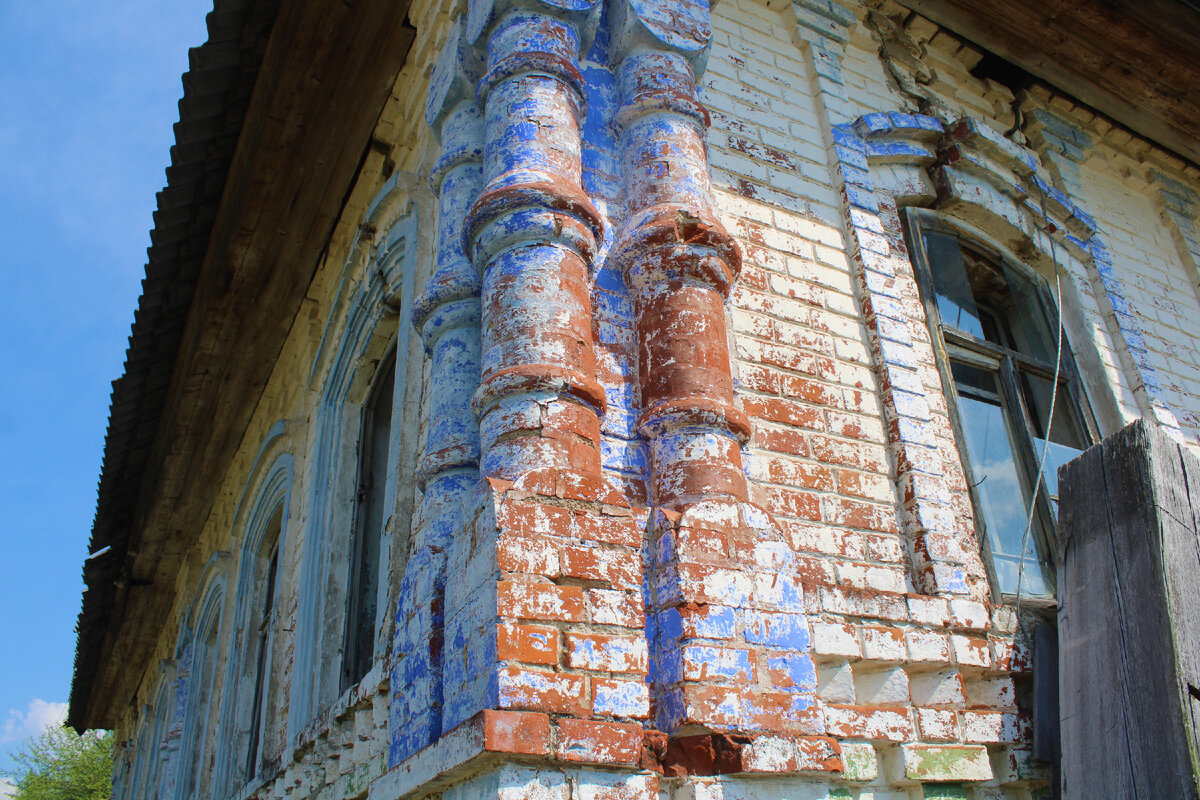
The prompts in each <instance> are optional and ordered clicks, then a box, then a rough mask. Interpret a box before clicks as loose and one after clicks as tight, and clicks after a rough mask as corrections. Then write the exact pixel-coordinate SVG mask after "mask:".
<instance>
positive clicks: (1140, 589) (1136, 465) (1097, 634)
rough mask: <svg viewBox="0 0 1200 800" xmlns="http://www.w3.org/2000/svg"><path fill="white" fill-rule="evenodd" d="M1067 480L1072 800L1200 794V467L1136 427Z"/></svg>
mask: <svg viewBox="0 0 1200 800" xmlns="http://www.w3.org/2000/svg"><path fill="white" fill-rule="evenodd" d="M1059 485H1060V489H1061V492H1062V494H1061V501H1060V526H1059V527H1060V536H1061V537H1062V538H1061V549H1062V555H1061V558H1060V562H1059V592H1060V600H1061V610H1060V613H1059V659H1060V660H1059V681H1060V683H1059V687H1060V692H1061V698H1060V703H1061V715H1062V716H1061V720H1062V774H1063V796H1064V797H1079V798H1092V797H1096V798H1099V797H1106V798H1109V797H1111V798H1145V800H1151V799H1153V800H1158V798H1168V797H1169V798H1178V800H1188V799H1191V798H1200V787H1198V784H1197V776H1198V771H1197V764H1196V753H1197V742H1198V741H1200V738H1198V736H1197V733H1198V730H1200V728H1198V727H1197V722H1198V717H1200V707H1198V706H1200V701H1198V700H1197V699H1196V687H1200V671H1198V667H1200V618H1198V614H1200V538H1198V537H1200V511H1198V510H1197V503H1198V502H1200V460H1197V459H1196V458H1195V457H1193V456H1192V455H1191V454H1190V453H1188V452H1187V451H1185V450H1183V449H1182V448H1181V447H1180V446H1179V445H1178V444H1176V443H1175V442H1173V441H1171V440H1170V439H1168V438H1167V437H1166V436H1165V435H1164V434H1162V433H1161V432H1159V431H1157V430H1156V429H1154V428H1153V427H1152V426H1150V425H1148V424H1147V423H1145V422H1137V423H1134V424H1133V425H1130V426H1129V427H1127V428H1125V429H1124V430H1122V431H1120V432H1119V433H1116V434H1114V435H1113V436H1110V437H1109V438H1108V439H1106V440H1105V441H1104V442H1103V443H1102V444H1099V445H1097V446H1095V447H1093V448H1091V449H1090V450H1088V451H1087V452H1085V453H1084V454H1083V455H1081V456H1080V457H1079V458H1077V459H1075V460H1074V461H1072V462H1071V463H1070V464H1068V465H1067V466H1065V467H1063V469H1062V471H1061V474H1060V478H1059Z"/></svg>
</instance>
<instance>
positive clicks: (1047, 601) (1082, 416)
mask: <svg viewBox="0 0 1200 800" xmlns="http://www.w3.org/2000/svg"><path fill="white" fill-rule="evenodd" d="M901 219H902V221H903V223H904V224H903V227H904V234H905V240H906V243H907V245H908V249H909V254H910V257H911V261H912V265H913V272H914V275H915V277H916V281H917V285H918V289H919V294H920V301H921V305H922V307H923V309H924V311H925V319H926V322H927V327H928V330H929V333H930V342H931V344H932V347H933V353H934V358H935V360H936V361H937V369H938V377H939V379H940V381H941V385H942V392H943V394H944V395H945V397H946V404H947V411H948V416H949V419H950V426H951V428H952V430H953V431H954V440H955V444H956V445H957V447H958V452H959V461H960V463H961V464H962V468H963V476H964V478H965V480H966V483H967V488H968V492H969V494H970V497H971V506H972V511H973V514H972V516H973V518H974V524H975V531H976V535H977V537H978V539H979V541H980V544H981V548H982V551H983V554H984V565H985V568H986V569H987V572H988V579H989V581H990V582H991V585H992V591H993V596H994V597H995V598H996V599H997V600H998V601H1000V602H1004V603H1011V602H1017V601H1018V596H1017V595H1015V594H1011V593H1007V592H1004V591H1002V589H1001V583H1000V580H999V576H998V574H997V569H996V564H995V557H994V554H993V552H992V544H991V541H990V540H989V538H988V535H987V530H986V528H985V526H984V522H983V520H982V518H981V516H982V515H981V513H980V509H981V508H982V498H981V496H980V493H979V491H978V488H977V487H978V486H979V482H978V481H976V479H975V476H974V470H973V468H972V465H971V459H970V451H969V449H968V439H967V436H966V431H965V428H964V426H963V423H962V414H961V412H960V410H959V407H958V389H957V387H956V385H955V381H954V377H953V371H952V367H951V362H952V360H954V361H958V362H961V363H964V364H967V365H969V366H974V367H977V368H981V369H986V370H988V371H990V372H993V373H995V375H996V376H997V383H998V390H999V395H1000V399H1001V401H1002V404H1003V405H1002V407H1001V408H1002V413H1003V414H1004V416H1005V421H1006V424H1007V425H1008V426H1011V427H1012V428H1017V429H1018V430H1016V432H1015V435H1013V436H1012V438H1013V439H1015V440H1016V441H1015V442H1013V445H1014V446H1013V451H1014V457H1015V461H1016V467H1017V472H1018V479H1019V480H1020V481H1021V482H1022V486H1021V489H1022V491H1023V492H1025V493H1032V492H1034V491H1035V490H1036V500H1035V503H1034V517H1035V520H1036V522H1035V524H1034V525H1033V528H1032V530H1031V531H1030V537H1031V540H1032V544H1033V549H1034V554H1035V555H1036V556H1037V559H1038V562H1039V564H1041V566H1042V572H1043V576H1044V580H1045V584H1046V592H1047V593H1046V594H1045V595H1043V596H1038V595H1027V594H1022V595H1020V598H1019V602H1020V603H1022V604H1026V605H1032V606H1039V605H1045V606H1047V607H1049V606H1053V605H1054V604H1056V603H1057V599H1056V598H1057V591H1058V587H1057V580H1056V571H1057V565H1058V543H1057V538H1058V524H1057V520H1056V519H1055V518H1054V514H1053V512H1052V511H1051V506H1050V496H1049V491H1048V487H1047V486H1046V482H1045V475H1044V473H1039V472H1038V469H1037V467H1038V462H1039V461H1040V459H1041V453H1040V451H1039V450H1038V447H1037V445H1036V443H1035V439H1036V438H1037V437H1036V431H1037V426H1036V425H1035V424H1034V418H1033V414H1032V412H1031V410H1030V408H1029V405H1028V403H1027V401H1026V397H1025V392H1023V391H1022V389H1021V385H1020V375H1021V374H1022V373H1026V374H1030V375H1033V376H1036V377H1038V378H1041V379H1043V380H1045V381H1046V382H1047V383H1050V384H1053V380H1054V364H1053V363H1052V362H1043V361H1040V360H1038V359H1036V358H1035V357H1033V356H1030V355H1028V354H1026V353H1021V352H1018V351H1016V350H1013V349H1011V348H1009V347H1007V346H1006V345H1002V344H999V343H997V342H992V341H988V340H985V339H979V338H977V337H975V336H974V335H972V334H971V333H969V332H967V331H964V330H963V329H961V328H957V327H954V326H951V325H947V324H946V323H944V322H943V321H942V315H941V311H940V309H939V308H938V302H937V293H936V290H935V288H934V281H933V269H932V264H931V260H930V257H929V254H928V252H927V251H926V247H925V239H924V233H925V232H934V233H937V234H941V235H944V236H949V237H953V238H954V239H955V240H957V241H958V243H959V245H960V247H962V246H963V245H965V246H966V247H967V248H969V249H971V250H973V251H975V252H977V253H978V254H980V255H981V256H983V257H984V258H986V259H988V260H990V261H992V262H993V263H994V264H996V265H997V266H1001V267H1004V268H1007V269H1009V270H1011V271H1012V272H1014V273H1016V274H1017V275H1018V276H1020V277H1022V278H1024V279H1025V280H1027V281H1028V282H1029V283H1030V285H1031V286H1032V287H1033V290H1034V291H1033V297H1034V299H1035V301H1036V302H1037V304H1038V309H1037V310H1038V311H1039V312H1040V313H1041V315H1042V319H1043V321H1044V322H1045V325H1046V328H1047V330H1049V331H1050V332H1051V334H1052V335H1054V334H1055V330H1054V321H1055V320H1056V319H1057V320H1058V323H1059V326H1060V327H1063V326H1064V322H1063V320H1062V317H1061V313H1060V311H1059V308H1058V305H1057V304H1056V303H1055V301H1054V296H1053V294H1052V292H1051V289H1050V287H1049V285H1048V283H1047V280H1046V278H1045V277H1044V276H1043V275H1042V274H1040V273H1039V272H1038V271H1037V270H1036V269H1034V268H1033V267H1031V266H1029V265H1027V264H1025V263H1023V262H1022V261H1020V260H1018V259H1015V258H1013V257H1012V256H1010V255H1008V254H1006V253H1005V252H1003V251H1002V250H1001V249H999V248H998V247H996V246H994V245H992V244H991V243H990V242H989V241H987V240H986V239H985V238H983V237H981V236H980V235H979V233H978V232H975V231H971V230H969V229H968V228H967V227H966V226H960V225H957V224H955V223H956V221H955V220H954V219H953V218H951V217H947V216H946V215H943V214H940V213H938V212H936V211H932V210H930V209H925V208H905V209H902V214H901ZM1061 278H1063V279H1065V278H1066V276H1065V275H1061ZM947 334H949V335H948V336H947ZM1062 337H1063V346H1062V356H1061V359H1060V364H1059V376H1058V379H1059V385H1060V386H1065V387H1066V390H1067V391H1065V392H1064V391H1062V390H1061V389H1060V391H1059V392H1058V397H1057V400H1056V403H1063V402H1066V403H1067V404H1068V405H1069V408H1070V412H1071V413H1072V414H1073V415H1074V417H1075V419H1076V420H1077V421H1078V424H1079V426H1080V428H1081V429H1082V430H1081V433H1082V435H1083V436H1084V438H1085V439H1087V440H1088V445H1089V446H1090V445H1091V444H1094V443H1095V442H1098V441H1099V440H1100V436H1099V429H1098V427H1097V425H1096V420H1095V417H1094V416H1093V414H1092V411H1091V408H1090V405H1089V404H1088V402H1087V400H1086V398H1087V394H1086V389H1085V387H1084V385H1083V381H1082V380H1081V376H1080V373H1079V368H1078V366H1077V365H1076V363H1075V357H1074V354H1073V352H1072V348H1071V344H1070V341H1069V340H1068V339H1067V333H1066V329H1065V327H1063V329H1062ZM1027 496H1028V495H1024V496H1022V498H1021V501H1022V502H1021V504H1022V508H1024V509H1026V511H1027V510H1028V505H1027V503H1028V500H1027ZM1022 557H1023V556H1022Z"/></svg>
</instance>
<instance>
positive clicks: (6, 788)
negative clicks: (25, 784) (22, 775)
mask: <svg viewBox="0 0 1200 800" xmlns="http://www.w3.org/2000/svg"><path fill="white" fill-rule="evenodd" d="M16 793H17V785H16V784H15V783H13V782H12V781H11V780H10V779H8V778H0V800H8V798H10V797H12V796H13V795H14V794H16Z"/></svg>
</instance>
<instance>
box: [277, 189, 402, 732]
mask: <svg viewBox="0 0 1200 800" xmlns="http://www.w3.org/2000/svg"><path fill="white" fill-rule="evenodd" d="M406 197H407V195H406V194H404V192H401V191H400V190H398V189H397V188H396V186H394V185H393V186H390V187H389V188H388V189H386V190H385V191H384V192H382V193H381V194H380V197H379V198H377V199H376V201H375V203H373V204H372V205H373V208H374V210H373V211H370V212H368V216H369V217H370V218H371V219H373V220H375V221H376V224H377V227H376V228H375V229H374V230H376V231H377V234H376V235H375V237H374V238H372V239H363V240H362V241H361V242H360V249H358V250H356V251H355V252H354V253H353V254H352V255H351V257H350V258H349V259H348V260H347V263H346V266H345V269H344V272H343V275H342V281H341V284H340V285H339V287H338V289H337V292H336V294H335V297H334V301H333V303H332V305H331V307H330V309H329V316H328V318H327V319H326V322H325V330H324V332H323V333H322V337H321V343H320V346H319V348H318V350H317V353H316V354H315V358H314V359H313V362H312V367H311V370H310V373H309V380H310V382H311V384H312V386H313V388H314V389H316V390H317V391H319V393H320V402H319V403H318V405H317V408H316V412H315V414H314V418H313V420H312V426H311V427H312V431H313V444H312V447H311V449H310V453H311V461H310V465H309V467H308V470H307V471H308V474H310V475H311V476H312V478H313V479H312V480H311V481H309V482H308V486H309V490H310V492H311V494H310V495H309V497H308V498H307V511H308V513H307V515H306V518H307V528H306V530H305V533H304V543H303V553H302V561H301V564H300V567H299V577H298V583H299V598H298V605H297V610H296V637H295V655H294V666H293V670H292V676H291V685H290V692H289V696H288V737H289V740H290V741H291V742H293V743H296V744H299V743H302V741H303V740H304V737H305V735H306V734H308V733H312V734H313V735H316V733H317V731H316V730H315V729H310V725H312V723H313V722H314V721H315V720H317V718H318V714H319V712H321V711H323V710H325V709H328V708H330V707H331V706H333V705H334V704H335V703H337V702H338V701H339V700H340V699H343V698H344V699H345V700H346V701H347V702H350V701H351V700H352V694H353V693H351V692H350V689H351V688H352V687H356V686H359V685H360V684H361V683H362V681H363V679H364V678H366V677H368V676H374V675H375V674H376V673H378V675H379V678H380V679H382V678H383V675H382V673H381V672H379V671H378V670H377V671H376V672H372V667H373V666H374V665H376V664H377V663H378V657H379V655H380V654H381V653H382V652H384V651H385V650H386V649H387V644H386V643H382V642H380V641H377V640H378V639H382V638H384V637H386V636H387V635H388V632H389V630H390V615H389V613H388V609H389V603H390V602H391V596H390V595H389V589H390V588H392V587H393V585H394V584H395V582H396V581H395V576H394V575H393V574H392V570H393V568H394V567H395V564H394V563H393V559H392V551H393V542H392V540H393V538H395V539H396V540H397V542H398V544H397V545H396V547H397V548H399V550H402V549H403V546H404V544H403V543H404V540H405V539H406V534H407V527H408V524H409V520H408V515H407V514H404V513H401V514H400V515H398V516H397V517H396V519H395V521H394V522H393V521H392V519H391V518H392V516H393V514H394V513H395V511H396V510H397V509H403V508H408V507H410V506H411V503H412V490H411V488H408V487H409V485H410V484H411V481H402V480H401V479H400V477H399V476H401V475H406V474H411V472H412V469H413V466H412V465H411V464H408V463H407V461H406V460H404V459H403V458H402V454H403V453H408V455H409V457H410V458H411V456H412V454H411V450H412V449H413V446H414V444H415V442H412V441H409V440H408V439H406V438H405V437H404V436H403V435H402V429H401V426H400V425H398V424H393V416H395V418H396V420H399V419H400V412H399V409H401V408H403V405H402V403H403V397H404V394H405V392H406V391H408V387H407V381H406V375H407V368H408V363H409V360H410V356H411V354H410V347H409V328H410V327H411V326H410V325H408V324H407V323H406V322H405V321H406V320H407V319H408V318H409V317H410V316H411V309H410V308H409V305H410V304H411V298H412V282H413V269H412V267H413V264H412V259H413V256H414V254H415V253H416V242H417V232H416V214H415V213H414V212H415V207H414V206H412V204H410V203H408V201H407V200H406V199H405V198H406ZM397 353H399V356H397ZM397 487H399V488H397ZM399 550H397V553H398V554H399ZM379 685H380V684H379V682H378V681H375V680H374V678H373V677H372V687H374V689H375V690H378V688H379ZM364 691H368V692H369V691H371V689H370V688H368V689H366V690H364ZM353 698H356V699H354V702H359V701H362V700H363V699H364V697H363V696H361V695H353Z"/></svg>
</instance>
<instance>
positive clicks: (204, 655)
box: [172, 552, 228, 800]
mask: <svg viewBox="0 0 1200 800" xmlns="http://www.w3.org/2000/svg"><path fill="white" fill-rule="evenodd" d="M227 562H228V555H227V554H225V553H223V552H218V553H214V554H213V555H212V557H211V558H210V559H209V562H208V564H207V565H206V566H205V568H204V571H203V574H202V576H201V579H200V582H199V584H198V586H199V589H198V591H197V594H196V596H197V598H198V599H197V600H196V601H195V603H193V605H192V608H191V610H190V612H189V613H188V615H187V618H186V619H185V621H184V624H183V628H182V630H181V633H180V641H179V646H178V647H177V648H176V659H177V661H178V663H179V681H178V684H179V685H178V687H177V691H178V693H179V694H178V703H179V706H180V708H181V710H182V714H183V724H182V728H181V737H180V745H179V751H178V752H177V753H176V754H175V755H176V756H178V758H174V759H172V763H173V765H174V774H173V779H174V796H175V798H176V800H192V799H193V798H195V797H198V796H200V794H202V793H204V792H207V791H208V790H209V789H210V787H211V785H212V781H211V777H212V774H213V765H214V763H215V761H217V760H218V759H216V758H215V755H216V752H217V750H216V748H215V747H214V746H213V742H212V741H211V739H213V738H215V736H214V733H215V732H214V730H213V726H214V725H215V724H216V722H217V720H218V714H217V708H216V706H217V701H218V687H219V686H220V683H219V682H218V681H217V669H218V662H219V659H220V656H221V648H220V642H221V631H222V627H221V622H222V619H223V618H224V616H225V598H226V595H225V577H224V569H225V565H226V564H227Z"/></svg>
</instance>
